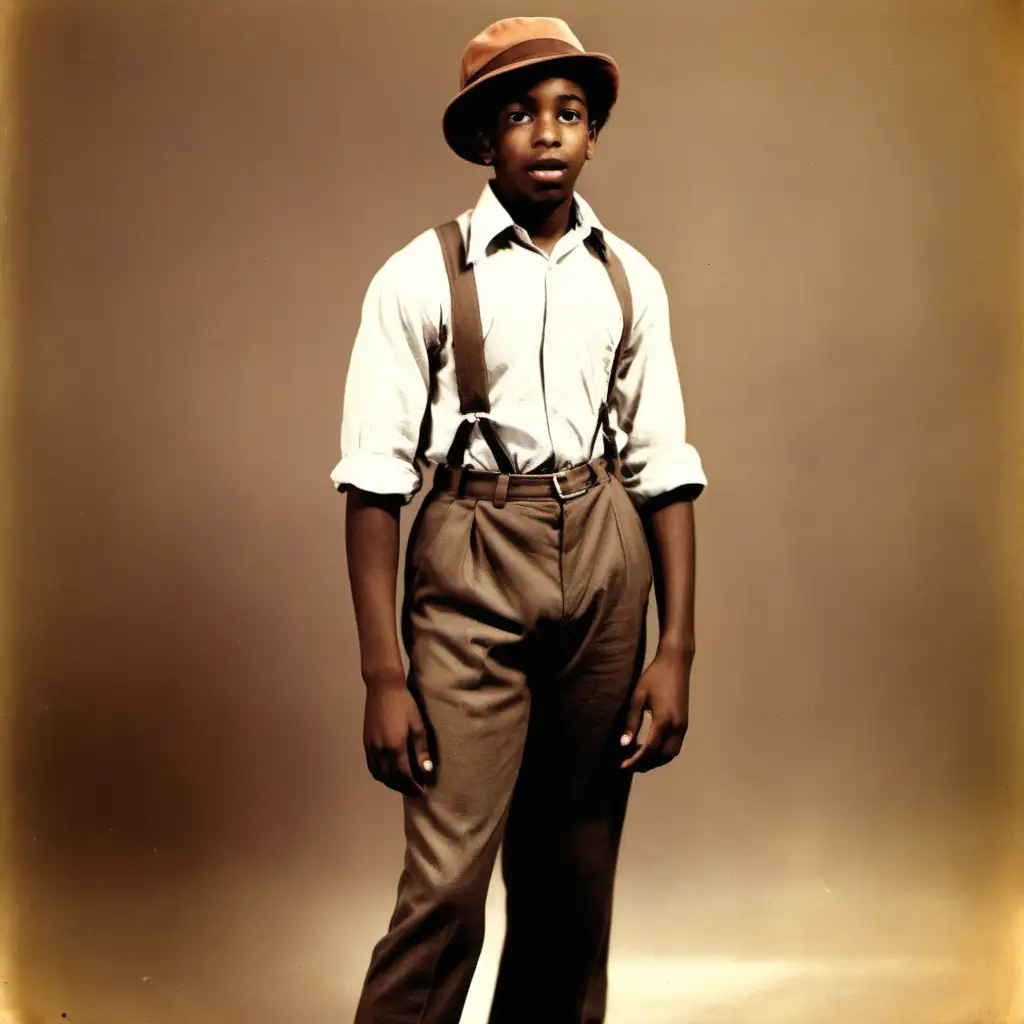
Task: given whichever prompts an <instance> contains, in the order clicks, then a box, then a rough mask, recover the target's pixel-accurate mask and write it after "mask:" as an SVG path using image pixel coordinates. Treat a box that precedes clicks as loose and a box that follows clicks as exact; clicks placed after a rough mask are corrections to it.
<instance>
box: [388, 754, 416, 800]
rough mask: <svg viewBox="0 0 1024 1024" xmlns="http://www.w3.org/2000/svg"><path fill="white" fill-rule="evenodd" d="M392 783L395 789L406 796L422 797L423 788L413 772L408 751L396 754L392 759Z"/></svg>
mask: <svg viewBox="0 0 1024 1024" xmlns="http://www.w3.org/2000/svg"><path fill="white" fill-rule="evenodd" d="M392 781H393V783H394V787H393V788H395V789H397V790H398V791H399V792H400V793H404V794H405V795H406V796H421V795H422V793H423V787H422V786H421V785H420V784H419V782H418V781H417V779H416V776H415V775H414V774H413V771H412V764H411V762H410V761H409V752H408V750H405V749H402V750H397V751H395V752H394V754H393V757H392Z"/></svg>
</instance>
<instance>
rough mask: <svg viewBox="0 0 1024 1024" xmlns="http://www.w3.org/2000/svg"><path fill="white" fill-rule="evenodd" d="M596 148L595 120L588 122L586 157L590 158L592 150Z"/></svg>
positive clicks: (592, 155) (592, 154)
mask: <svg viewBox="0 0 1024 1024" xmlns="http://www.w3.org/2000/svg"><path fill="white" fill-rule="evenodd" d="M596 148H597V122H596V121H591V122H590V131H589V132H587V159H588V160H592V159H593V157H594V150H595V149H596Z"/></svg>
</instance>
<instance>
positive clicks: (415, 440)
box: [331, 254, 429, 504]
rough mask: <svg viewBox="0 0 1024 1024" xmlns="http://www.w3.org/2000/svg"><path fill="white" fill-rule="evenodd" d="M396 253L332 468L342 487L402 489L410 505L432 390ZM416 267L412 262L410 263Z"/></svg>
mask: <svg viewBox="0 0 1024 1024" xmlns="http://www.w3.org/2000/svg"><path fill="white" fill-rule="evenodd" d="M400 255H401V254H397V255H396V256H393V257H392V258H391V259H390V260H388V262H387V263H385V264H384V266H383V267H381V269H380V270H379V271H378V272H377V273H376V275H375V276H374V278H373V280H372V281H371V282H370V286H369V288H368V289H367V292H366V297H365V299H364V300H363V308H362V316H361V320H360V324H359V329H358V332H357V333H356V339H355V343H354V345H353V347H352V356H351V359H350V362H349V368H348V375H347V377H346V380H345V392H344V405H343V410H342V418H341V459H340V461H339V462H338V463H337V465H336V466H335V467H334V470H333V471H332V473H331V480H332V481H333V483H334V486H335V488H336V489H337V490H338V491H341V492H344V491H346V490H347V489H348V488H349V487H356V488H358V489H360V490H363V491H370V492H373V493H375V494H396V495H401V497H402V500H403V502H404V503H406V504H408V503H409V502H410V501H411V500H412V499H413V497H414V496H415V495H416V493H417V492H418V491H419V489H420V487H421V486H422V483H423V475H422V472H421V469H420V466H419V465H418V463H417V453H418V448H419V440H420V431H421V428H422V424H423V417H424V414H425V412H426V409H427V403H428V395H429V366H428V355H427V343H426V338H425V332H424V319H423V316H422V312H421V310H420V304H419V303H418V302H417V300H416V297H415V295H412V294H410V287H411V286H412V285H413V284H414V283H415V275H412V279H410V275H409V274H406V273H404V272H403V268H402V266H401V262H400V260H399V258H398V256H400ZM409 269H411V268H409Z"/></svg>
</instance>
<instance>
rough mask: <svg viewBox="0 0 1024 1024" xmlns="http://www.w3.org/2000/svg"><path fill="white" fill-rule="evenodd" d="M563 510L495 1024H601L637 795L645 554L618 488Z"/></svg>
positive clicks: (512, 826)
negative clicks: (618, 888) (557, 597)
mask: <svg viewBox="0 0 1024 1024" xmlns="http://www.w3.org/2000/svg"><path fill="white" fill-rule="evenodd" d="M592 495H593V497H591V496H589V495H588V496H587V497H588V498H590V500H589V501H587V502H586V503H583V501H586V499H583V501H581V503H580V504H576V503H575V502H570V503H568V504H567V505H566V506H565V522H564V526H563V583H564V587H565V591H564V593H565V614H564V618H563V621H562V622H561V623H560V624H559V627H558V629H557V630H556V631H555V632H554V633H553V634H552V636H551V646H550V656H549V658H548V659H547V664H546V665H543V666H536V669H537V670H538V671H537V674H536V678H535V682H534V686H533V705H532V712H531V722H530V727H529V735H528V739H527V744H526V749H525V754H524V759H523V765H522V769H521V771H520V775H519V779H518V782H517V785H516V790H515V794H514V797H513V802H512V807H511V812H510V817H509V821H508V825H507V828H506V833H505V843H504V850H503V855H502V869H503V875H504V879H505V885H506V889H507V912H506V917H507V931H506V938H505V945H504V949H503V953H502V959H501V965H500V968H499V977H498V984H497V987H496V991H495V997H494V1002H493V1005H492V1010H491V1016H490V1022H491V1024H519V1022H522V1021H524V1020H530V1019H533V1020H538V1021H544V1022H550V1024H598V1022H600V1021H603V1019H604V1013H605V1005H606V997H607V964H608V939H609V934H610V929H611V910H612V894H613V889H614V880H615V870H616V865H617V859H618V851H619V843H620V838H621V834H622V826H623V820H624V817H625V812H626V804H627V800H628V794H629V789H630V776H629V775H628V774H626V773H624V772H623V771H622V770H621V768H620V764H621V762H622V760H623V759H624V755H623V753H622V750H621V748H620V746H619V736H620V735H621V733H622V730H623V727H624V725H625V719H626V712H627V708H628V702H629V698H630V695H631V693H632V690H633V687H634V685H635V682H636V680H637V679H638V677H639V673H640V670H641V668H642V665H643V657H644V649H645V631H644V623H645V620H646V612H647V602H648V595H649V592H650V583H651V577H650V559H649V556H648V553H647V547H646V540H645V539H644V535H643V529H642V527H641V525H640V522H639V519H638V518H637V516H636V512H635V511H634V509H633V507H632V505H631V504H630V502H629V499H628V497H627V496H626V495H625V493H624V491H623V490H622V488H621V485H620V484H619V483H618V481H614V480H613V481H609V482H608V483H606V484H604V485H603V486H602V487H601V488H599V489H598V490H597V492H592Z"/></svg>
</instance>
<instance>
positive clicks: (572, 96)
mask: <svg viewBox="0 0 1024 1024" xmlns="http://www.w3.org/2000/svg"><path fill="white" fill-rule="evenodd" d="M555 99H557V100H558V102H559V103H572V102H573V101H574V100H575V101H576V102H577V103H579V104H581V105H582V106H584V107H585V106H586V105H587V101H586V100H585V99H584V98H583V97H582V96H579V95H577V94H576V93H574V92H563V93H561V94H559V95H558V96H556V97H555ZM536 102H537V101H536V100H534V99H533V97H532V96H530V95H528V94H527V95H526V96H520V97H519V98H518V99H514V100H509V102H508V104H507V105H508V106H510V107H513V106H520V107H532V106H536Z"/></svg>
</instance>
